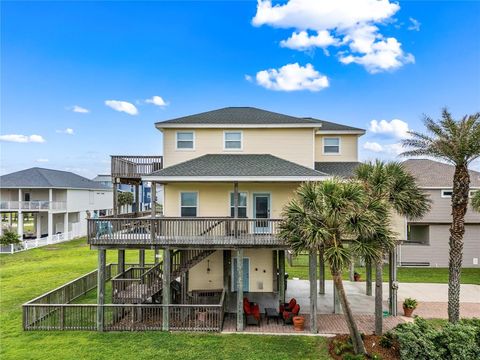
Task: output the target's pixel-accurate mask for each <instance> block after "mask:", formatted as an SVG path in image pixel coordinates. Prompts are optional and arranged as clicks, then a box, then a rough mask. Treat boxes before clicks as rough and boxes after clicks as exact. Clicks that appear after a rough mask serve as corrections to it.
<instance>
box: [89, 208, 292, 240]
mask: <svg viewBox="0 0 480 360" xmlns="http://www.w3.org/2000/svg"><path fill="white" fill-rule="evenodd" d="M280 221H281V220H280V219H266V218H265V219H264V218H261V219H260V218H258V219H246V218H237V219H235V218H230V217H195V218H186V217H185V218H178V217H163V216H162V217H144V218H131V217H118V218H112V217H109V218H99V219H88V243H89V244H90V245H95V246H105V247H124V248H125V247H133V248H142V247H143V248H145V247H151V246H159V247H167V246H172V247H174V248H192V247H193V248H201V247H203V248H205V247H206V248H230V247H257V246H261V247H275V248H278V247H281V248H286V247H287V246H286V244H285V242H284V241H283V240H282V239H281V238H280V237H279V236H278V233H279V224H280Z"/></svg>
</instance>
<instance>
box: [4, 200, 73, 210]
mask: <svg viewBox="0 0 480 360" xmlns="http://www.w3.org/2000/svg"><path fill="white" fill-rule="evenodd" d="M66 208H67V203H66V202H65V201H45V200H33V201H0V209H2V210H65V209H66Z"/></svg>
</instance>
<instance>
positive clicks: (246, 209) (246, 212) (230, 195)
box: [227, 191, 250, 219]
mask: <svg viewBox="0 0 480 360" xmlns="http://www.w3.org/2000/svg"><path fill="white" fill-rule="evenodd" d="M233 193H234V192H233V191H230V192H229V193H228V200H227V203H228V216H230V214H231V213H232V208H233V205H231V204H230V200H231V199H232V194H233ZM238 193H239V194H240V193H244V194H245V195H246V197H247V206H239V207H238V208H241V207H244V208H245V215H246V216H247V219H248V203H249V202H250V201H249V200H248V191H238Z"/></svg>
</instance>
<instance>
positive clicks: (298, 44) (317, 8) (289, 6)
mask: <svg viewBox="0 0 480 360" xmlns="http://www.w3.org/2000/svg"><path fill="white" fill-rule="evenodd" d="M399 9H400V6H399V5H398V4H397V3H394V2H390V0H336V1H331V0H289V1H287V2H286V3H283V4H276V5H273V4H272V1H271V0H258V5H257V13H256V14H255V17H254V18H253V19H252V24H253V25H255V26H261V25H269V26H273V27H277V28H287V29H289V28H293V29H295V30H296V31H294V32H293V33H292V35H291V36H290V38H288V39H286V40H282V41H281V42H280V45H281V46H283V47H288V48H291V49H296V50H302V51H303V50H307V49H310V48H313V47H322V48H324V50H326V51H327V48H328V47H329V46H338V47H339V53H338V55H339V60H340V61H341V62H342V63H344V64H351V63H356V64H359V65H362V66H364V67H365V68H366V69H367V71H369V72H370V73H377V72H380V71H388V70H395V69H397V68H399V67H401V66H403V65H405V64H408V63H413V62H414V57H413V55H412V54H408V53H407V54H406V53H404V51H403V50H402V48H401V43H400V42H399V41H398V40H397V39H396V38H393V37H389V38H385V37H384V36H383V35H382V34H381V33H380V30H379V28H378V26H377V25H385V24H387V23H389V22H390V23H393V22H394V20H395V19H393V16H394V15H395V13H396V12H397V11H398V10H399ZM308 30H310V31H313V32H316V33H317V35H310V36H309V35H308V32H307V31H308ZM327 53H328V51H327Z"/></svg>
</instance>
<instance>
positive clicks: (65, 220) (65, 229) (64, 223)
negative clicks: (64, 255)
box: [63, 211, 68, 240]
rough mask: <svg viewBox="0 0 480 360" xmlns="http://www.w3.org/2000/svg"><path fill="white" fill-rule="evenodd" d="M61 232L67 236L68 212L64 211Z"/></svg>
mask: <svg viewBox="0 0 480 360" xmlns="http://www.w3.org/2000/svg"><path fill="white" fill-rule="evenodd" d="M63 232H64V234H65V235H64V236H67V234H68V212H66V211H65V214H64V215H63ZM65 240H67V238H65Z"/></svg>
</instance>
